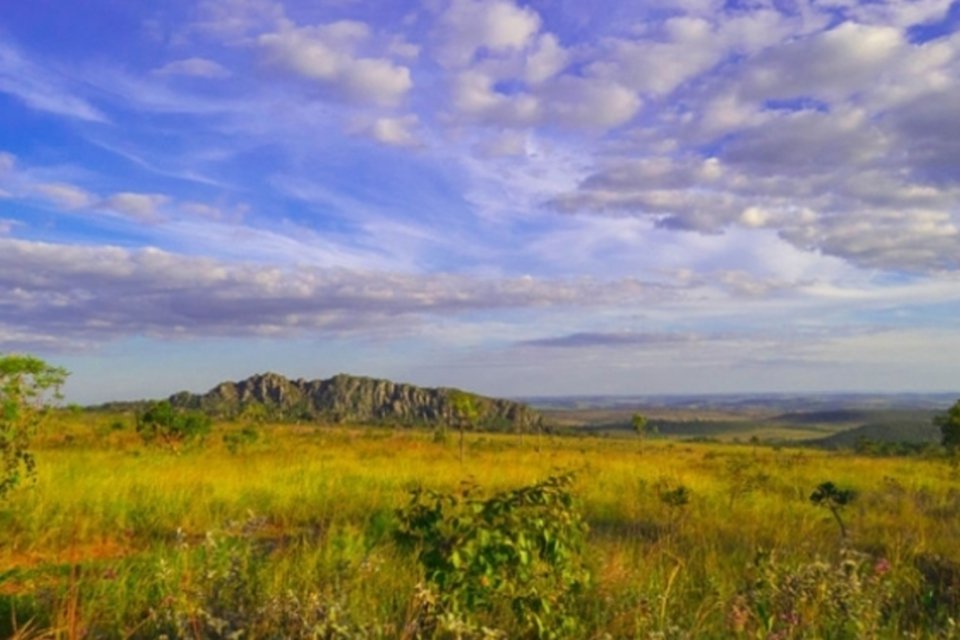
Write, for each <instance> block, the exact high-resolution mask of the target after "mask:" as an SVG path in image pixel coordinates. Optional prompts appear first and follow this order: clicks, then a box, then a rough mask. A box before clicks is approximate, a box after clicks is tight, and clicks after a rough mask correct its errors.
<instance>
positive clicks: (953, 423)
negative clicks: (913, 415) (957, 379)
mask: <svg viewBox="0 0 960 640" xmlns="http://www.w3.org/2000/svg"><path fill="white" fill-rule="evenodd" d="M933 424H934V425H936V426H938V427H940V443H941V444H942V445H943V446H944V447H946V449H947V451H948V452H949V453H950V454H951V455H956V453H957V451H958V450H960V400H957V401H956V402H955V403H954V404H953V406H952V407H950V409H948V410H947V412H946V413H944V414H941V415H939V416H936V417H935V418H934V419H933Z"/></svg>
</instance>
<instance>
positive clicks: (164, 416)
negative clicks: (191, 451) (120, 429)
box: [137, 400, 211, 451]
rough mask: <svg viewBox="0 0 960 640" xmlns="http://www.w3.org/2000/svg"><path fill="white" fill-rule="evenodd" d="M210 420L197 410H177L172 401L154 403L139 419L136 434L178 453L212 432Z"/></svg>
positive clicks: (144, 439)
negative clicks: (185, 446) (186, 445)
mask: <svg viewBox="0 0 960 640" xmlns="http://www.w3.org/2000/svg"><path fill="white" fill-rule="evenodd" d="M210 425H211V420H210V417H209V416H207V415H206V414H203V413H200V412H197V411H183V410H180V409H177V408H176V407H174V406H173V405H172V404H170V402H169V401H167V400H163V401H161V402H154V403H152V404H151V405H150V406H148V407H147V408H146V410H144V411H143V412H142V413H140V414H139V415H138V416H137V433H139V434H140V437H141V438H143V441H144V442H146V443H148V444H150V443H154V442H159V443H160V444H162V445H164V446H166V447H169V448H170V449H173V450H174V451H177V450H179V449H180V448H181V447H182V446H183V445H185V444H187V443H189V442H195V441H197V440H201V439H202V438H203V437H204V436H206V434H207V433H209V432H210Z"/></svg>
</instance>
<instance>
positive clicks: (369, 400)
mask: <svg viewBox="0 0 960 640" xmlns="http://www.w3.org/2000/svg"><path fill="white" fill-rule="evenodd" d="M464 396H466V397H468V398H469V402H470V403H471V404H472V405H473V407H474V409H475V417H474V418H473V419H472V420H471V422H472V424H471V426H472V427H474V428H477V429H482V430H488V431H518V432H520V431H536V430H538V429H540V428H541V427H542V426H543V418H542V417H541V416H540V414H539V413H537V412H536V411H534V410H532V409H530V408H529V407H527V406H526V405H524V404H520V403H517V402H511V401H509V400H500V399H496V398H487V397H484V396H478V395H474V394H466V393H465V392H463V391H459V390H456V389H447V388H438V389H433V388H425V387H417V386H414V385H409V384H399V383H395V382H391V381H389V380H378V379H374V378H365V377H358V376H350V375H345V374H340V375H337V376H334V377H332V378H329V379H326V380H302V379H301V380H289V379H287V378H285V377H284V376H281V375H278V374H276V373H265V374H260V375H255V376H252V377H250V378H247V379H246V380H242V381H240V382H224V383H221V384H219V385H217V386H216V387H214V388H213V389H211V390H210V391H208V392H207V393H205V394H203V395H197V394H191V393H188V392H181V393H178V394H176V395H174V396H171V398H170V401H171V402H172V403H173V404H174V405H175V406H179V407H183V408H189V409H199V410H202V411H205V412H207V413H208V414H210V415H213V416H216V417H220V418H236V417H239V416H241V415H242V414H244V412H250V411H255V412H260V413H261V414H265V416H266V417H268V418H270V419H273V420H299V421H315V422H334V423H355V424H361V423H362V424H386V425H400V426H417V425H422V426H439V425H456V424H457V421H458V420H460V419H462V417H463V416H462V414H463V411H462V408H461V409H460V410H458V409H457V408H456V407H455V403H454V400H455V399H457V398H460V399H461V402H462V398H463V397H464Z"/></svg>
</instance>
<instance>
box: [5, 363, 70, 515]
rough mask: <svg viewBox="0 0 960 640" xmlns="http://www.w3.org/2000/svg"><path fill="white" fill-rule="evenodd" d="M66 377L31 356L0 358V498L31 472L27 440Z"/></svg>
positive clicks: (58, 396)
mask: <svg viewBox="0 0 960 640" xmlns="http://www.w3.org/2000/svg"><path fill="white" fill-rule="evenodd" d="M67 375H68V374H67V371H66V369H63V368H61V367H54V366H51V365H49V364H47V363H46V362H44V361H43V360H40V359H39V358H34V357H32V356H21V355H7V356H2V357H0V498H2V497H4V496H5V495H6V494H7V493H8V492H9V491H10V490H11V489H13V488H14V487H16V486H17V485H18V484H19V483H20V481H21V480H22V479H23V478H24V477H29V476H31V475H32V474H33V473H34V469H35V467H36V462H35V460H34V457H33V454H32V453H30V450H29V447H30V439H31V438H32V437H33V435H34V433H36V431H37V428H38V427H39V426H40V424H41V423H42V422H43V419H44V417H45V416H46V415H47V409H48V407H49V405H50V404H51V403H52V402H54V401H56V400H59V399H60V398H61V395H60V387H61V386H62V385H63V383H64V381H65V380H66V378H67Z"/></svg>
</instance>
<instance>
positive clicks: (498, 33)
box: [436, 0, 556, 73]
mask: <svg viewBox="0 0 960 640" xmlns="http://www.w3.org/2000/svg"><path fill="white" fill-rule="evenodd" d="M539 29H540V16H539V15H537V13H536V12H535V11H533V10H532V9H530V8H529V7H518V6H517V5H516V4H514V3H513V2H511V1H509V0H491V1H486V2H484V1H481V0H453V1H452V2H450V4H449V5H448V6H447V8H446V10H445V11H444V12H443V14H442V15H441V17H440V19H439V21H438V24H437V37H438V40H439V45H438V47H437V50H436V55H437V59H438V61H439V62H440V63H441V64H443V65H446V66H450V67H462V66H466V65H468V64H470V63H471V62H472V61H473V59H474V57H475V56H476V55H477V53H478V52H479V51H486V52H489V53H492V54H498V53H505V52H510V51H517V50H520V49H523V48H524V47H526V46H527V43H528V42H530V40H531V39H532V38H533V37H534V36H535V35H536V33H537V32H538V31H539ZM546 47H547V48H548V49H551V48H553V47H555V43H551V42H547V43H546ZM542 55H543V56H544V59H543V60H542V62H541V64H543V67H544V68H548V67H550V66H551V63H550V61H549V60H548V59H549V58H550V57H552V56H555V55H556V52H552V51H549V50H548V51H546V52H545V53H544V54H542ZM541 73H542V71H541Z"/></svg>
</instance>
